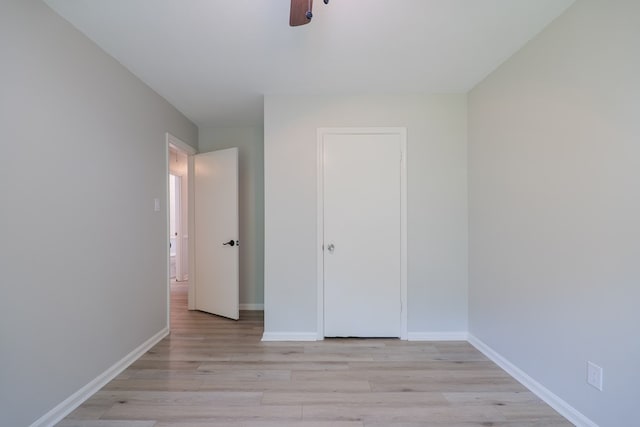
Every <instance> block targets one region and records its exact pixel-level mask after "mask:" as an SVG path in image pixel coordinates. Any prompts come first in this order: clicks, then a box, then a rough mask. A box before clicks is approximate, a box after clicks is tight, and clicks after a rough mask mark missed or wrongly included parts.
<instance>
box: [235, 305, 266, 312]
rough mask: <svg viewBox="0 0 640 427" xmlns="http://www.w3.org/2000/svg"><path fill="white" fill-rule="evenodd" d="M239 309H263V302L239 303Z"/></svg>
mask: <svg viewBox="0 0 640 427" xmlns="http://www.w3.org/2000/svg"><path fill="white" fill-rule="evenodd" d="M240 310H249V311H264V304H240Z"/></svg>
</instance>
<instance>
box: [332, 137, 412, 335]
mask: <svg viewBox="0 0 640 427" xmlns="http://www.w3.org/2000/svg"><path fill="white" fill-rule="evenodd" d="M322 151H323V152H322V155H323V185H322V187H323V219H324V224H323V242H324V261H323V263H324V269H323V276H324V335H325V336H328V337H333V336H341V337H344V336H357V337H400V336H401V335H402V333H401V310H402V309H401V244H402V239H401V235H402V231H401V162H402V151H401V137H400V135H398V134H332V133H327V134H325V135H323V137H322Z"/></svg>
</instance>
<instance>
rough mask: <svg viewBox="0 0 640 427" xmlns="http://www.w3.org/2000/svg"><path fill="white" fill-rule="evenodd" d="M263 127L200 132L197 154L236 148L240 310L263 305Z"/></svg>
mask: <svg viewBox="0 0 640 427" xmlns="http://www.w3.org/2000/svg"><path fill="white" fill-rule="evenodd" d="M263 139H264V137H263V130H262V127H216V128H203V129H201V130H200V140H199V143H198V145H199V148H200V150H199V152H201V153H206V152H209V151H214V150H222V149H224V148H231V147H238V150H239V153H238V169H239V170H238V175H239V177H238V178H239V192H240V194H239V197H240V199H239V204H240V307H241V308H249V309H261V308H262V307H263V304H264V142H263Z"/></svg>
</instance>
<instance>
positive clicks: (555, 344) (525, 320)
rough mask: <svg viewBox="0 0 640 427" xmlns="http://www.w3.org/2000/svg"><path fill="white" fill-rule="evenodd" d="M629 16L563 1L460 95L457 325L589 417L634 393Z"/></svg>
mask: <svg viewBox="0 0 640 427" xmlns="http://www.w3.org/2000/svg"><path fill="white" fill-rule="evenodd" d="M639 17H640V2H638V1H624V0H619V1H606V2H604V1H600V0H580V1H577V2H576V3H575V5H574V6H572V7H571V8H570V9H569V10H568V11H567V12H566V13H565V14H564V15H562V16H561V17H560V18H558V19H557V20H556V21H555V22H554V23H552V24H551V25H550V26H549V27H548V28H547V29H546V30H545V31H544V32H543V33H541V34H540V35H539V36H538V37H537V38H535V39H534V40H533V41H532V42H530V43H529V44H528V45H527V46H526V47H525V48H523V49H522V50H521V51H520V52H519V53H518V54H516V55H515V56H514V57H512V58H511V59H510V60H508V61H507V62H506V63H505V64H504V65H503V66H501V67H500V68H499V69H498V70H497V71H496V72H494V73H493V74H492V75H491V76H490V77H489V78H487V79H486V80H485V81H484V82H482V83H481V84H480V85H478V86H477V87H476V88H475V89H474V90H473V91H472V92H471V93H470V95H469V201H470V253H469V256H470V272H469V276H470V279H469V280H470V281H469V287H470V301H469V305H470V319H469V328H470V332H471V333H472V334H473V335H475V336H476V337H478V338H479V339H480V340H482V341H483V342H484V343H486V344H488V345H489V346H490V347H492V348H493V349H494V350H496V351H497V352H498V353H500V354H501V355H502V356H504V357H506V358H507V359H508V360H510V361H511V362H512V363H514V364H515V365H517V366H518V367H519V368H521V369H522V370H524V371H525V372H526V373H527V374H528V375H530V376H531V377H533V378H534V379H535V380H537V381H538V382H540V383H541V384H542V385H544V386H545V387H547V388H548V389H550V390H551V391H552V392H553V393H555V394H556V395H558V396H559V397H561V398H562V399H564V400H565V401H567V402H568V403H569V404H570V405H572V406H573V407H574V408H576V409H578V410H579V411H580V412H582V413H583V414H585V415H586V416H587V417H589V418H590V419H592V420H593V421H595V422H597V423H598V424H599V425H601V426H631V425H637V423H638V403H639V402H640V400H639V396H640V395H639V394H638V383H640V368H639V367H638V361H640V310H639V309H638V301H640V262H639V259H640V224H639V219H640V185H639V183H640V25H639V20H638V19H639ZM587 360H591V361H593V362H595V363H596V364H598V365H600V366H601V367H603V368H604V391H602V392H600V391H597V390H596V389H594V388H592V387H591V386H589V385H587V383H586V381H585V379H586V363H587Z"/></svg>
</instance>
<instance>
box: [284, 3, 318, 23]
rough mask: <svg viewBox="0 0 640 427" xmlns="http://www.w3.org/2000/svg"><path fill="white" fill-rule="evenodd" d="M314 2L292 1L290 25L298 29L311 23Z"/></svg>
mask: <svg viewBox="0 0 640 427" xmlns="http://www.w3.org/2000/svg"><path fill="white" fill-rule="evenodd" d="M312 8H313V0H291V12H290V13H289V25H290V26H292V27H297V26H298V25H304V24H308V23H309V22H311V16H310V15H308V14H307V13H309V14H310V13H311V9H312Z"/></svg>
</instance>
